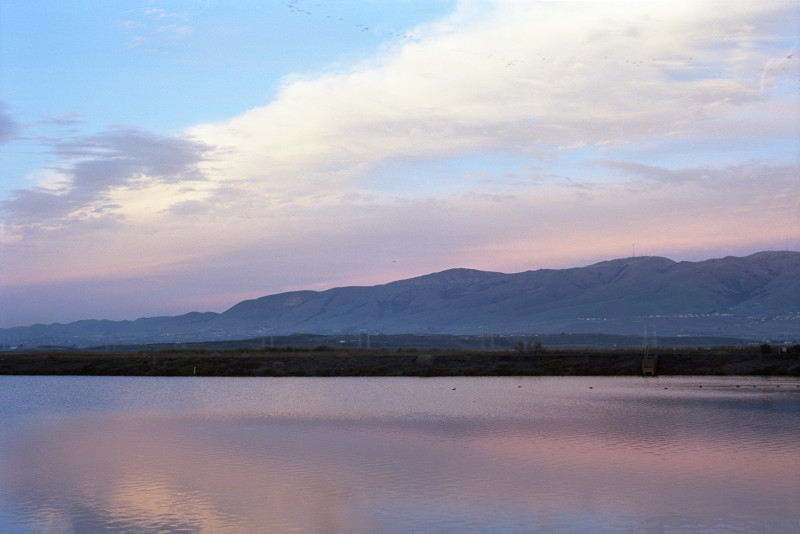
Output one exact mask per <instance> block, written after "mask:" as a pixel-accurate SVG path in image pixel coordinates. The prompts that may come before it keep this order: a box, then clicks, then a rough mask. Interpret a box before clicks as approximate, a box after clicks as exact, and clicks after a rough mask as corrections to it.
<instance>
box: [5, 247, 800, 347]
mask: <svg viewBox="0 0 800 534" xmlns="http://www.w3.org/2000/svg"><path fill="white" fill-rule="evenodd" d="M645 324H653V325H654V326H656V327H657V329H658V332H659V333H660V334H662V335H714V336H729V337H731V336H732V337H757V338H770V339H774V338H780V337H791V336H794V338H792V339H796V338H797V337H798V336H800V252H790V251H785V252H769V251H765V252H758V253H755V254H751V255H749V256H744V257H736V256H726V257H724V258H714V259H709V260H704V261H696V262H690V261H681V262H675V261H673V260H671V259H669V258H664V257H660V256H638V257H628V258H617V259H612V260H605V261H601V262H597V263H594V264H591V265H588V266H586V267H573V268H568V269H538V270H528V271H523V272H519V273H512V274H505V273H500V272H494V271H481V270H477V269H469V268H453V269H446V270H443V271H439V272H436V273H430V274H426V275H422V276H417V277H412V278H407V279H404V280H396V281H392V282H388V283H385V284H379V285H374V286H347V287H335V288H330V289H326V290H322V291H312V290H299V291H288V292H283V293H276V294H272V295H265V296H262V297H259V298H255V299H247V300H243V301H241V302H239V303H237V304H235V305H234V306H231V307H230V308H228V309H227V310H225V311H223V312H221V313H215V312H189V313H186V314H182V315H178V316H166V317H143V318H139V319H136V320H132V321H130V320H129V321H108V320H82V321H76V322H73V323H68V324H58V323H56V324H52V325H32V326H27V327H15V328H5V329H0V345H5V346H12V345H19V344H23V343H24V344H37V343H38V344H60V345H67V346H73V345H74V346H91V345H93V344H94V345H99V344H108V343H145V342H167V341H172V342H190V341H215V340H225V339H244V338H248V337H250V338H252V337H260V336H268V335H286V334H293V333H309V334H347V333H359V332H363V333H366V332H370V333H384V334H401V333H415V334H439V333H448V334H480V333H487V332H495V333H506V334H519V333H525V334H533V333H559V332H568V333H590V332H596V333H605V334H624V335H632V334H640V333H641V332H642V328H643V326H644V325H645Z"/></svg>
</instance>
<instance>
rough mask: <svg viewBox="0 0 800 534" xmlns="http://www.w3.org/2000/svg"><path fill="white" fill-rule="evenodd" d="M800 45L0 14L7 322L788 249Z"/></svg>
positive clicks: (644, 22) (173, 14)
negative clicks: (422, 279)
mask: <svg viewBox="0 0 800 534" xmlns="http://www.w3.org/2000/svg"><path fill="white" fill-rule="evenodd" d="M318 4H319V5H318ZM798 35H800V9H799V8H798V4H797V2H796V1H768V2H765V3H757V4H756V3H752V2H733V3H731V2H724V3H723V2H669V3H665V2H622V3H612V2H603V1H598V2H516V1H512V0H508V1H504V0H497V1H490V0H487V1H481V0H475V1H472V0H462V1H457V0H448V1H445V0H441V1H437V0H433V1H421V0H395V1H387V2H377V3H374V2H355V1H342V2H334V3H317V2H312V1H304V0H288V1H282V2H278V1H275V2H261V3H259V2H250V1H244V2H237V3H234V4H232V3H229V2H219V1H215V0H197V1H192V0H180V1H178V0H174V1H164V2H154V1H140V2H130V3H126V5H125V7H122V6H120V5H119V4H117V3H111V4H107V3H101V4H98V3H96V2H85V1H76V2H70V3H65V4H50V3H48V4H46V6H45V7H43V6H41V5H39V4H37V3H35V2H3V4H2V9H1V10H0V68H1V69H2V70H1V72H2V79H1V80H0V176H1V177H2V180H1V181H0V299H2V302H3V304H2V306H0V327H10V326H22V325H30V324H35V323H42V324H49V323H55V322H60V323H67V322H71V321H74V320H78V319H94V318H103V319H115V320H116V319H135V318H138V317H150V316H159V315H179V314H182V313H187V312H189V311H222V310H224V309H227V308H228V307H230V306H232V305H233V304H235V303H237V302H239V301H241V300H245V299H248V298H257V297H260V296H264V295H268V294H275V293H281V292H284V291H290V290H299V289H328V288H332V287H340V286H346V285H374V284H379V283H386V282H391V281H394V280H398V279H404V278H411V277H414V276H419V275H424V274H428V273H432V272H438V271H442V270H446V269H450V268H458V267H464V268H474V269H481V270H487V271H499V272H506V273H512V272H521V271H525V270H529V269H538V268H569V267H578V266H585V265H590V264H593V263H596V262H599V261H604V260H610V259H615V258H621V257H629V256H631V255H634V254H635V255H636V256H663V257H667V258H670V259H672V260H675V261H701V260H705V259H710V258H717V257H724V256H729V255H730V256H747V255H750V254H752V253H755V252H760V251H764V250H786V249H790V250H798V249H800V201H798V199H800V179H798V176H800V96H798V95H800V56H798V54H797V52H798V50H797V48H798V44H799V43H800V39H799V38H798Z"/></svg>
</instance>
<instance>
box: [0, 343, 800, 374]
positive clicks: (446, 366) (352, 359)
mask: <svg viewBox="0 0 800 534" xmlns="http://www.w3.org/2000/svg"><path fill="white" fill-rule="evenodd" d="M641 360H642V353H641V351H638V350H637V351H634V350H615V351H610V350H601V349H598V350H586V351H580V352H576V351H568V350H564V351H545V352H541V353H526V352H517V351H503V352H491V351H478V352H476V351H459V350H430V351H421V350H405V351H390V350H385V349H332V348H329V347H319V348H317V349H310V350H298V349H292V348H288V347H287V348H267V349H231V350H196V349H186V350H180V349H170V350H159V351H155V350H151V351H140V352H126V353H120V352H67V353H54V352H32V353H3V354H0V374H2V375H108V376H625V375H640V374H641ZM658 374H659V375H675V376H677V375H738V376H746V375H756V376H800V350H798V348H797V347H791V348H790V350H789V351H787V352H785V353H781V352H778V351H777V350H775V349H772V351H771V352H766V350H765V349H764V348H763V347H761V348H759V347H749V348H741V347H739V348H717V349H663V350H661V349H660V350H659V360H658Z"/></svg>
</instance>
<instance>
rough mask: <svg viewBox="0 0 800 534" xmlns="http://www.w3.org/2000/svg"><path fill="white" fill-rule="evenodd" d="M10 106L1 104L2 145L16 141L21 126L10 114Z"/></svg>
mask: <svg viewBox="0 0 800 534" xmlns="http://www.w3.org/2000/svg"><path fill="white" fill-rule="evenodd" d="M7 110H8V106H7V105H6V104H5V103H3V102H0V145H2V144H4V143H7V142H9V141H11V140H12V139H14V138H15V137H16V136H17V134H18V133H19V130H20V128H19V125H18V124H17V122H16V121H15V120H14V119H13V118H12V117H11V115H10V114H9V113H8V111H7Z"/></svg>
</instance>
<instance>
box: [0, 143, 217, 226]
mask: <svg viewBox="0 0 800 534" xmlns="http://www.w3.org/2000/svg"><path fill="white" fill-rule="evenodd" d="M208 150H209V148H208V147H207V146H205V145H203V144H201V143H198V142H197V141H193V140H190V139H188V138H182V137H170V136H162V135H158V134H154V133H152V132H147V131H145V130H140V129H136V128H114V129H109V130H107V131H105V132H103V133H100V134H97V135H91V136H84V137H77V138H68V139H64V140H61V141H59V142H57V143H56V144H55V145H54V146H53V147H52V153H53V154H54V155H56V156H58V157H59V158H60V160H61V161H63V162H64V163H63V164H62V165H61V166H60V167H58V168H57V169H55V170H56V172H57V173H58V174H59V175H60V177H61V179H60V180H59V181H57V185H51V186H50V187H41V186H40V187H35V188H31V189H23V190H16V191H14V192H13V196H12V198H11V199H9V200H6V201H4V202H3V203H2V204H0V214H2V216H3V219H2V220H3V223H4V225H5V227H6V231H9V230H8V229H12V230H11V231H12V232H13V231H14V230H18V231H21V232H23V233H24V232H25V231H26V230H28V231H30V230H32V229H38V230H41V229H43V228H50V229H52V228H58V227H61V226H63V225H65V224H68V223H70V222H76V221H81V220H86V219H94V218H96V217H97V216H99V215H102V214H105V213H108V212H109V210H114V209H116V208H119V207H120V206H119V205H117V204H113V203H109V194H110V193H111V191H112V190H118V189H128V190H130V189H133V190H135V189H140V188H146V187H150V186H153V185H155V184H170V183H176V182H179V181H183V180H193V181H199V180H202V179H203V178H202V176H201V174H200V173H199V172H198V170H197V164H198V163H199V162H200V161H201V160H202V159H203V158H204V157H205V153H206V152H207V151H208Z"/></svg>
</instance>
